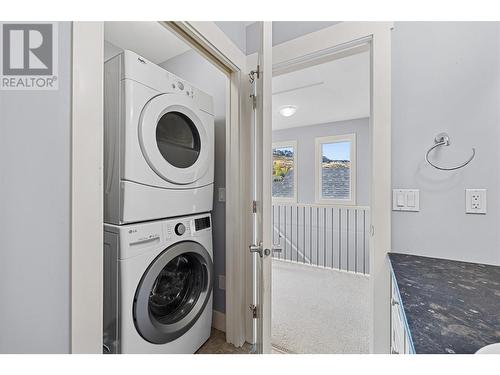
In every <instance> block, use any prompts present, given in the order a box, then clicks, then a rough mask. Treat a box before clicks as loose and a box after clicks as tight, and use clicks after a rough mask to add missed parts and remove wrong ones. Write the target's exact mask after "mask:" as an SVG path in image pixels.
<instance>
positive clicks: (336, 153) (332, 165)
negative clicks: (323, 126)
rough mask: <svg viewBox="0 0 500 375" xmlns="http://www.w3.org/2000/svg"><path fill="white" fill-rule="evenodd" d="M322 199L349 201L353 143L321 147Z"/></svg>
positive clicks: (335, 143)
mask: <svg viewBox="0 0 500 375" xmlns="http://www.w3.org/2000/svg"><path fill="white" fill-rule="evenodd" d="M321 156H322V161H321V195H322V198H327V199H328V198H330V199H349V198H350V190H351V189H350V184H351V142H334V143H324V144H322V145H321Z"/></svg>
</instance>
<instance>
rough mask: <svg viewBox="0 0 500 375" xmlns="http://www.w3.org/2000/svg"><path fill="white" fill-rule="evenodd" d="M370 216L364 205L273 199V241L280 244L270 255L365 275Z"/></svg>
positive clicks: (368, 271) (280, 258)
mask: <svg viewBox="0 0 500 375" xmlns="http://www.w3.org/2000/svg"><path fill="white" fill-rule="evenodd" d="M370 216H371V215H370V208H369V207H366V206H341V205H324V204H310V203H293V202H288V203H286V202H280V203H273V205H272V229H273V244H274V245H277V244H279V245H280V247H281V248H282V252H281V253H277V254H273V259H276V260H283V261H291V262H294V263H301V264H307V265H311V266H315V267H321V268H328V269H334V270H340V271H348V272H355V273H360V274H365V275H367V274H369V273H370V270H369V237H370V232H369V231H370V227H371V226H370ZM277 241H278V242H277Z"/></svg>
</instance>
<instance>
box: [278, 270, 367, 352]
mask: <svg viewBox="0 0 500 375" xmlns="http://www.w3.org/2000/svg"><path fill="white" fill-rule="evenodd" d="M272 303H273V307H272V308H273V310H272V311H273V317H272V343H273V346H275V347H276V348H278V349H280V350H282V351H285V352H289V353H368V350H369V318H370V316H369V311H370V309H369V278H368V277H367V276H362V275H356V274H350V273H346V272H340V271H335V270H329V269H322V268H316V267H311V266H305V265H300V264H293V263H287V262H283V261H278V260H274V261H273V301H272Z"/></svg>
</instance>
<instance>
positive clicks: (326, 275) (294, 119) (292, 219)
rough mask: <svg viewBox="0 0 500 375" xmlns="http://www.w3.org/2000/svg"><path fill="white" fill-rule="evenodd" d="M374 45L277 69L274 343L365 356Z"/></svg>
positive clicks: (282, 348) (289, 349) (279, 347)
mask: <svg viewBox="0 0 500 375" xmlns="http://www.w3.org/2000/svg"><path fill="white" fill-rule="evenodd" d="M370 81H371V80H370V45H369V44H368V43H366V44H363V45H360V46H357V48H356V49H354V50H351V51H350V52H349V53H347V52H346V51H343V50H340V51H338V52H336V53H334V54H331V55H329V56H323V57H322V58H320V59H314V60H310V61H308V62H307V66H305V67H304V66H301V67H299V68H297V69H287V70H286V72H279V71H277V72H275V74H274V75H273V89H272V93H273V94H272V100H273V103H272V111H273V113H272V127H273V131H272V141H273V146H272V154H273V170H272V174H273V179H272V199H273V202H272V203H273V204H272V235H273V246H274V247H279V248H280V249H281V251H280V252H274V253H273V262H272V263H273V266H272V275H273V276H272V306H273V309H272V344H273V348H274V350H275V351H277V352H284V353H309V354H313V353H334V354H343V353H368V352H369V337H370V321H371V312H370V308H371V307H370V303H369V296H370V285H369V273H370V259H369V254H370V248H369V246H370V244H369V228H370V176H371V140H370V112H371V110H370Z"/></svg>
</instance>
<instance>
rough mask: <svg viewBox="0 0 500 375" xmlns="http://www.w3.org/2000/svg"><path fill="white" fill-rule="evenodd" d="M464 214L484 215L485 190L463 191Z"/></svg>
mask: <svg viewBox="0 0 500 375" xmlns="http://www.w3.org/2000/svg"><path fill="white" fill-rule="evenodd" d="M465 213H467V214H483V215H484V214H486V189H465Z"/></svg>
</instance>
